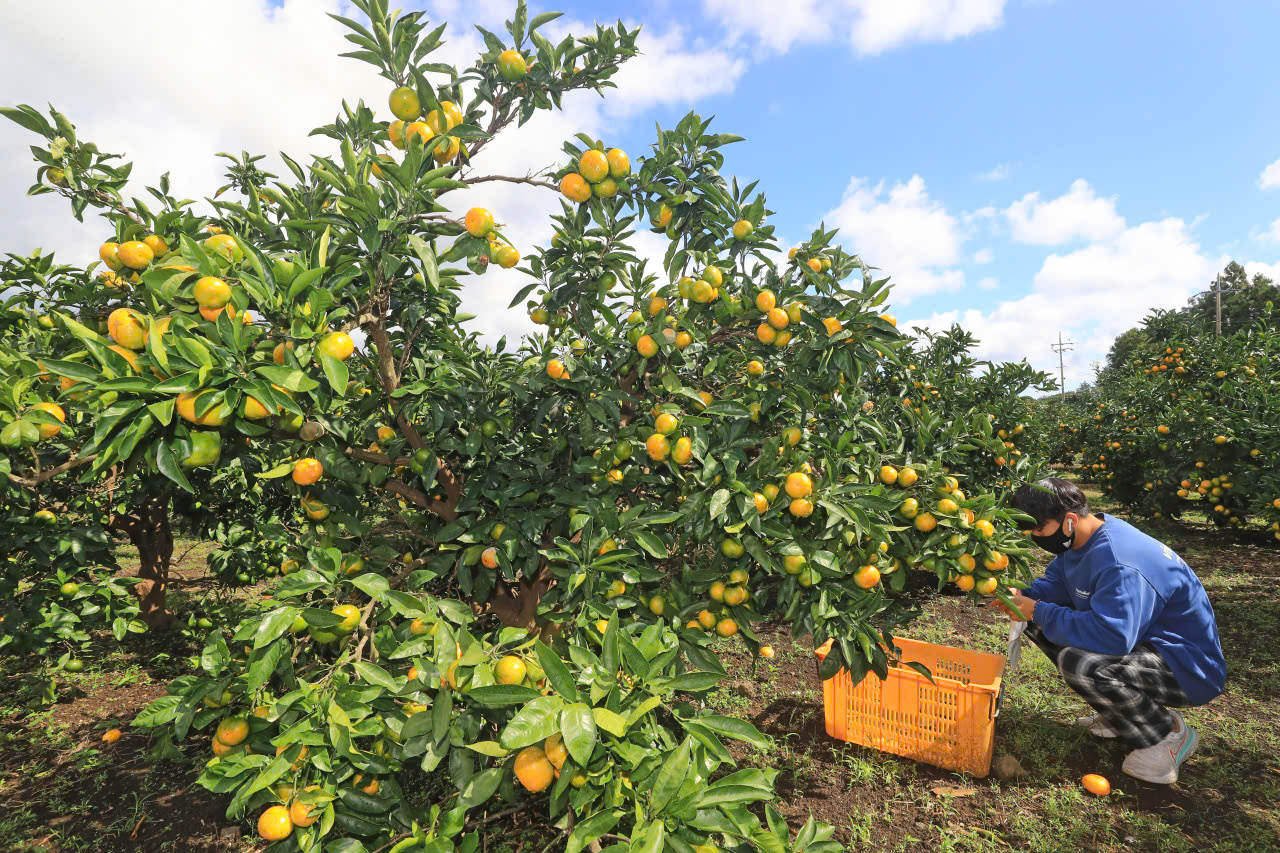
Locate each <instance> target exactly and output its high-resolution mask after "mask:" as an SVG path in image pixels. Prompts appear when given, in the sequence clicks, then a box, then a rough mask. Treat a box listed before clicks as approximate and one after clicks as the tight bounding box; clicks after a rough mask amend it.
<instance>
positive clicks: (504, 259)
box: [493, 245, 520, 270]
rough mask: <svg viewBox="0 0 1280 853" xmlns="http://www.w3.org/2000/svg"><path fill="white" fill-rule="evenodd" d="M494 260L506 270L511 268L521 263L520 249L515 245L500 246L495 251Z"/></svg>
mask: <svg viewBox="0 0 1280 853" xmlns="http://www.w3.org/2000/svg"><path fill="white" fill-rule="evenodd" d="M493 260H494V261H495V262H496V263H497V264H498V266H500V267H502V268H503V269H504V270H509V269H511V268H512V267H514V266H515V265H516V264H518V263H520V250H519V249H517V248H516V247H515V246H505V245H504V246H499V247H498V248H497V250H496V251H494V253H493Z"/></svg>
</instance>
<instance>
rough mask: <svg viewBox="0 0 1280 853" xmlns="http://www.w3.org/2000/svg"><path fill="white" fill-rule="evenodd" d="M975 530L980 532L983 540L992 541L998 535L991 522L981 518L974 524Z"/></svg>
mask: <svg viewBox="0 0 1280 853" xmlns="http://www.w3.org/2000/svg"><path fill="white" fill-rule="evenodd" d="M973 529H974V530H976V531H978V535H979V536H981V537H982V538H983V539H990V538H991V537H992V536H995V535H996V528H995V525H993V524H992V523H991V522H990V521H988V520H987V519H985V518H980V519H978V520H977V521H975V522H974V523H973Z"/></svg>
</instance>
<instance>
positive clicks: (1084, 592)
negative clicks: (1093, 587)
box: [1076, 587, 1093, 598]
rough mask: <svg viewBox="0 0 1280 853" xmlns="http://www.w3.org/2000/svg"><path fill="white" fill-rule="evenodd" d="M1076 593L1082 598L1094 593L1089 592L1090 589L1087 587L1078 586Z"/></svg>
mask: <svg viewBox="0 0 1280 853" xmlns="http://www.w3.org/2000/svg"><path fill="white" fill-rule="evenodd" d="M1076 595H1078V596H1080V597H1081V598H1088V597H1089V596H1091V595H1093V593H1091V592H1089V590H1087V589H1081V588H1080V587H1076Z"/></svg>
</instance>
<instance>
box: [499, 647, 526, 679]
mask: <svg viewBox="0 0 1280 853" xmlns="http://www.w3.org/2000/svg"><path fill="white" fill-rule="evenodd" d="M527 672H529V669H527V667H526V666H525V662H524V661H522V660H520V658H518V657H516V656H515V654H507V656H504V657H503V658H502V660H500V661H498V666H495V667H494V678H495V679H497V681H498V684H520V683H521V681H524V680H525V675H526V674H527Z"/></svg>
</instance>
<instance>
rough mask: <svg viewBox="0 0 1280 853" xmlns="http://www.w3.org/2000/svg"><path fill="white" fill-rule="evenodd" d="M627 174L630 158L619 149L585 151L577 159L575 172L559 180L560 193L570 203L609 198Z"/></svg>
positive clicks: (620, 188) (618, 190) (621, 186)
mask: <svg viewBox="0 0 1280 853" xmlns="http://www.w3.org/2000/svg"><path fill="white" fill-rule="evenodd" d="M630 174H631V159H630V158H629V157H627V152H625V151H623V150H622V149H621V148H610V149H609V150H608V151H602V150H600V149H598V148H589V149H587V150H586V151H584V152H583V153H582V155H581V156H580V157H578V163H577V170H576V171H573V172H569V173H568V174H567V175H565V176H564V177H563V178H561V179H560V192H561V194H562V195H564V197H565V198H567V199H569V201H571V202H573V203H574V204H583V203H585V202H587V201H590V200H591V197H592V196H595V197H597V198H613V197H614V196H616V195H617V194H618V193H619V192H621V190H622V188H623V183H622V182H624V181H625V180H626V179H627V177H628V176H629V175H630Z"/></svg>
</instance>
